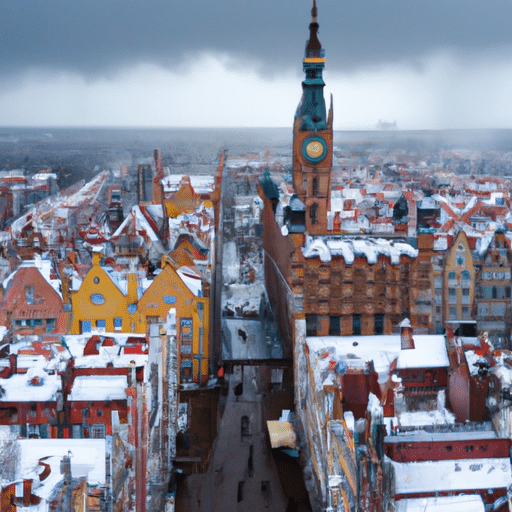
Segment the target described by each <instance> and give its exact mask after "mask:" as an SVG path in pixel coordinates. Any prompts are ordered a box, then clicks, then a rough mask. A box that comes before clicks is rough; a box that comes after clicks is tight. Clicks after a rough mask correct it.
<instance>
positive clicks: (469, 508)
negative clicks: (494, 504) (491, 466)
mask: <svg viewBox="0 0 512 512" xmlns="http://www.w3.org/2000/svg"><path fill="white" fill-rule="evenodd" d="M455 510H463V511H464V512H485V505H484V502H483V500H482V497H481V496H480V495H479V494H459V495H457V496H438V497H430V498H413V499H406V500H398V501H397V502H395V512H454V511H455Z"/></svg>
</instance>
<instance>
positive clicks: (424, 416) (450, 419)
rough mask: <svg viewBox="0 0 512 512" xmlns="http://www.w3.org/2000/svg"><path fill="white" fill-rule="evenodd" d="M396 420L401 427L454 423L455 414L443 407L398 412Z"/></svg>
mask: <svg viewBox="0 0 512 512" xmlns="http://www.w3.org/2000/svg"><path fill="white" fill-rule="evenodd" d="M398 422H399V424H400V426H401V427H423V426H427V425H453V424H454V423H455V415H454V414H453V413H452V412H450V411H449V410H448V409H446V408H445V407H443V408H440V409H434V410H431V411H410V412H405V411H404V412H401V413H400V415H399V418H398Z"/></svg>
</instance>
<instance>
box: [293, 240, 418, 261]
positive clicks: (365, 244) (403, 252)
mask: <svg viewBox="0 0 512 512" xmlns="http://www.w3.org/2000/svg"><path fill="white" fill-rule="evenodd" d="M302 252H303V254H304V257H305V258H314V257H317V256H318V257H319V258H320V260H321V261H323V262H328V261H331V258H332V256H343V258H344V259H345V262H346V263H347V264H352V263H353V262H354V258H355V257H357V256H364V257H366V259H367V260H368V263H369V264H374V263H377V260H378V258H379V256H387V257H389V258H390V260H391V263H392V264H393V265H398V264H399V263H400V256H409V257H411V258H416V256H417V255H418V250H417V249H415V248H414V247H412V246H411V245H409V244H406V243H403V242H396V241H394V240H386V239H383V238H378V239H372V238H346V237H339V238H332V237H311V238H310V237H308V239H307V240H306V245H305V247H303V249H302Z"/></svg>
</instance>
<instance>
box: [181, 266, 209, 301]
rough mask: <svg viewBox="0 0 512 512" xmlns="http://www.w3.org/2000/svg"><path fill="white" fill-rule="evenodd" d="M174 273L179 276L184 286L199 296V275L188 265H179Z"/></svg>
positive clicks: (200, 283)
mask: <svg viewBox="0 0 512 512" xmlns="http://www.w3.org/2000/svg"><path fill="white" fill-rule="evenodd" d="M176 273H177V274H178V275H179V276H180V278H181V280H182V281H183V283H184V284H185V286H186V287H187V288H188V289H189V290H190V291H191V292H192V293H193V294H194V295H195V296H196V297H200V296H201V293H202V290H203V282H202V279H201V275H200V274H199V273H198V272H197V271H196V270H194V269H191V268H190V267H180V268H179V269H178V270H177V271H176Z"/></svg>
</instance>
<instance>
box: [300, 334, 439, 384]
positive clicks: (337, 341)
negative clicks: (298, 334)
mask: <svg viewBox="0 0 512 512" xmlns="http://www.w3.org/2000/svg"><path fill="white" fill-rule="evenodd" d="M413 339H414V344H415V347H416V348H415V349H408V350H401V342H400V335H399V334H391V335H375V336H308V337H307V338H306V342H307V344H308V346H309V350H310V354H311V355H310V358H311V361H312V362H313V361H315V359H317V358H322V356H326V353H328V355H327V356H326V357H325V359H326V361H329V360H331V359H335V360H338V361H343V363H344V364H345V366H347V367H351V366H352V367H354V366H356V367H360V368H362V367H363V366H365V363H366V362H369V361H373V364H374V367H375V371H376V372H377V373H378V374H379V382H381V383H382V382H385V381H386V380H387V379H388V374H389V370H390V365H391V363H392V362H393V361H394V360H395V359H397V358H398V368H403V369H405V368H439V367H448V366H449V360H448V353H447V350H446V344H445V338H444V336H442V335H413ZM325 365H326V366H327V362H326V363H325Z"/></svg>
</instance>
